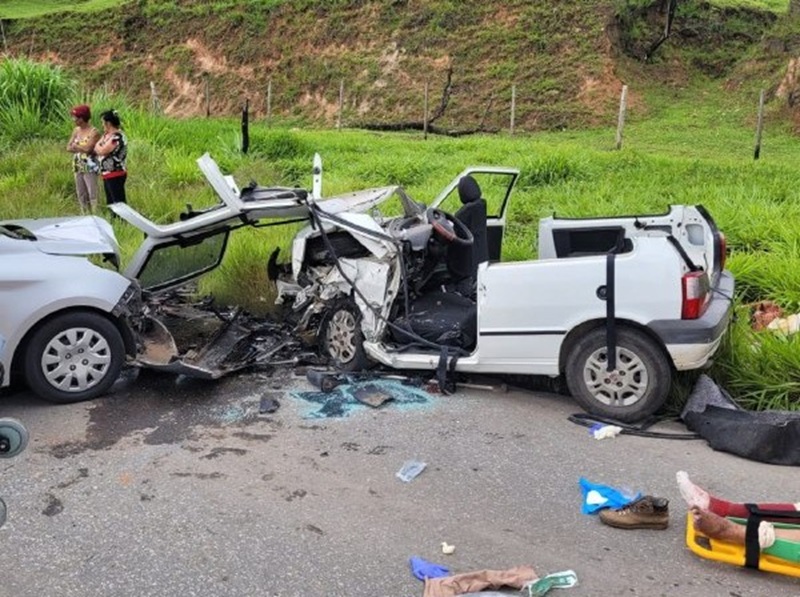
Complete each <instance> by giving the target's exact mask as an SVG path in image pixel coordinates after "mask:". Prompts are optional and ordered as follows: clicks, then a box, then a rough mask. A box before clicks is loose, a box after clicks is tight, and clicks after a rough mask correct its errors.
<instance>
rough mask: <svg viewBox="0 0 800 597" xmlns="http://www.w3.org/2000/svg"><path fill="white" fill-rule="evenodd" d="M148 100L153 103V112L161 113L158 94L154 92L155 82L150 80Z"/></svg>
mask: <svg viewBox="0 0 800 597" xmlns="http://www.w3.org/2000/svg"><path fill="white" fill-rule="evenodd" d="M150 100H151V102H152V104H153V112H155V113H156V114H161V102H159V101H158V94H157V93H156V84H155V83H154V82H153V81H150Z"/></svg>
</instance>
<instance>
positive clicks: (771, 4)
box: [709, 0, 789, 13]
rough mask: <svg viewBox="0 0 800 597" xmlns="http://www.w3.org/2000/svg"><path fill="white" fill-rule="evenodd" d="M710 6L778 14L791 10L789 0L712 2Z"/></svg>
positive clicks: (726, 0) (722, 0)
mask: <svg viewBox="0 0 800 597" xmlns="http://www.w3.org/2000/svg"><path fill="white" fill-rule="evenodd" d="M709 4H713V5H714V6H719V7H721V8H750V9H754V10H767V11H770V12H776V13H781V12H787V11H788V10H789V0H710V1H709Z"/></svg>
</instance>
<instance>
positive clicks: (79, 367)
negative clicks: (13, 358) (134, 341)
mask: <svg viewBox="0 0 800 597" xmlns="http://www.w3.org/2000/svg"><path fill="white" fill-rule="evenodd" d="M124 362H125V343H124V342H123V340H122V335H121V334H120V332H119V330H118V329H117V327H116V326H115V325H114V324H113V323H112V322H111V321H110V320H108V319H107V318H105V317H103V316H102V315H99V314H97V313H93V312H90V311H71V312H69V313H63V314H61V315H57V316H55V317H54V318H52V319H50V320H49V321H47V322H46V323H45V324H43V325H42V326H41V327H39V328H38V329H37V330H36V331H35V332H34V333H33V335H32V336H31V338H30V341H29V342H28V346H27V350H26V351H25V369H24V371H25V381H26V382H27V384H28V387H30V389H31V390H33V392H34V393H36V394H38V395H39V396H40V397H42V398H44V399H45V400H48V401H50V402H57V403H61V404H67V403H70V402H80V401H82V400H90V399H92V398H96V397H97V396H100V395H101V394H104V393H105V392H106V391H107V390H108V389H109V388H110V387H111V385H112V384H113V383H114V382H115V381H116V379H117V377H118V376H119V373H120V371H121V369H122V365H123V363H124Z"/></svg>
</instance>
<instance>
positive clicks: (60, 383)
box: [42, 328, 111, 392]
mask: <svg viewBox="0 0 800 597" xmlns="http://www.w3.org/2000/svg"><path fill="white" fill-rule="evenodd" d="M110 366H111V349H110V347H109V345H108V342H107V341H106V339H105V338H104V337H103V336H101V335H100V334H98V333H97V332H96V331H95V330H92V329H89V328H69V329H66V330H64V331H63V332H61V333H59V334H58V335H57V336H56V337H54V338H53V339H52V340H50V342H48V343H47V346H46V347H45V349H44V352H43V353H42V372H43V373H44V376H45V379H47V381H48V383H50V385H52V386H53V387H56V388H58V389H59V390H62V391H65V392H83V391H85V390H88V389H89V388H92V387H94V386H96V385H97V384H98V383H100V382H101V381H102V380H103V378H104V377H105V375H106V373H107V372H108V369H109V367H110Z"/></svg>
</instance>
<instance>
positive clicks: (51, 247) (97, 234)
mask: <svg viewBox="0 0 800 597" xmlns="http://www.w3.org/2000/svg"><path fill="white" fill-rule="evenodd" d="M0 225H2V226H16V227H22V228H24V229H26V230H27V231H29V232H30V233H31V234H33V236H35V237H36V240H33V241H30V242H33V243H35V245H36V247H37V248H38V249H39V250H40V251H41V252H42V253H48V254H50V255H94V254H109V253H113V254H114V255H116V257H117V259H119V244H118V243H117V239H116V237H115V236H114V229H113V228H112V227H111V224H109V223H108V222H106V221H105V220H104V219H103V218H100V217H98V216H79V217H69V218H44V219H37V220H8V221H5V222H0Z"/></svg>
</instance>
